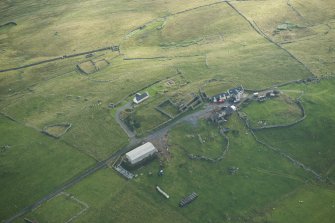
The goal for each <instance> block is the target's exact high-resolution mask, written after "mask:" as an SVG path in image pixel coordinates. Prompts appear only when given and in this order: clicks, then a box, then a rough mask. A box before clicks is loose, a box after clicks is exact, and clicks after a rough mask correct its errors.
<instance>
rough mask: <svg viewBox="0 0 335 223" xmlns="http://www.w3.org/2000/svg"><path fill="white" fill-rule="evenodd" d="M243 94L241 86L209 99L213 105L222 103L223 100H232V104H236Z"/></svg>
mask: <svg viewBox="0 0 335 223" xmlns="http://www.w3.org/2000/svg"><path fill="white" fill-rule="evenodd" d="M243 93H244V89H243V87H242V86H240V87H236V88H232V89H229V90H228V91H227V92H224V93H221V94H218V95H215V96H213V97H212V98H211V101H212V102H214V103H223V102H225V100H227V99H230V98H233V99H234V102H235V103H237V102H239V101H240V99H241V96H242V95H243Z"/></svg>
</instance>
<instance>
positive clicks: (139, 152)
mask: <svg viewBox="0 0 335 223" xmlns="http://www.w3.org/2000/svg"><path fill="white" fill-rule="evenodd" d="M157 152H158V150H157V149H156V148H155V146H154V145H152V143H151V142H147V143H145V144H143V145H141V146H139V147H137V148H135V149H133V150H131V151H129V152H128V153H126V158H127V160H128V161H129V163H131V164H132V165H134V164H136V163H138V162H140V161H142V160H144V159H145V158H148V157H150V156H152V155H154V154H155V153H157Z"/></svg>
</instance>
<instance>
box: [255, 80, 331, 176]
mask: <svg viewBox="0 0 335 223" xmlns="http://www.w3.org/2000/svg"><path fill="white" fill-rule="evenodd" d="M333 84H334V80H328V81H327V80H323V81H321V83H319V84H310V85H292V86H287V87H285V88H284V89H285V90H291V91H292V90H296V91H304V95H303V97H302V102H303V105H304V107H305V110H306V114H307V118H306V119H305V120H304V121H303V122H301V123H299V124H298V125H296V126H293V127H290V128H285V129H273V130H264V131H260V132H257V136H259V137H261V138H262V139H264V140H265V141H266V142H268V143H269V144H270V145H273V146H275V147H278V148H281V149H282V150H283V151H285V152H287V153H289V154H291V155H293V156H294V157H295V158H296V159H298V160H299V161H301V162H302V163H304V164H306V165H308V166H310V167H311V168H312V169H315V170H316V171H317V172H319V173H320V174H321V175H323V176H324V177H327V176H328V175H329V177H331V180H334V178H333V177H334V174H333V173H332V171H331V169H332V168H333V165H334V150H333V149H332V145H333V144H334V137H333V135H332V134H330V133H333V132H335V129H334V117H333V115H332V114H333V113H334V103H333V101H334V93H333V90H332V89H333V87H332V86H333ZM288 92H289V91H288ZM321 108H322V109H321Z"/></svg>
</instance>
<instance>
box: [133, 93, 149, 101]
mask: <svg viewBox="0 0 335 223" xmlns="http://www.w3.org/2000/svg"><path fill="white" fill-rule="evenodd" d="M148 98H149V93H148V92H144V93H142V94H141V93H136V94H135V97H134V99H133V101H134V103H135V104H139V103H141V102H142V101H144V100H146V99H148Z"/></svg>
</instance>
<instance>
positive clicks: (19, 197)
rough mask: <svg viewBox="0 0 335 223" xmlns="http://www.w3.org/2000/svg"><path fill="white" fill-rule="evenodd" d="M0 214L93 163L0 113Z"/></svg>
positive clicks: (39, 195)
mask: <svg viewBox="0 0 335 223" xmlns="http://www.w3.org/2000/svg"><path fill="white" fill-rule="evenodd" d="M0 126H1V128H0V135H1V138H0V146H1V152H0V167H1V168H0V176H1V189H0V197H1V199H0V217H1V219H5V218H8V217H10V216H11V215H13V214H15V213H16V212H17V211H19V210H20V209H21V208H23V207H25V206H27V205H29V204H31V203H32V202H34V201H35V200H37V199H39V198H42V197H43V196H44V195H45V194H47V193H50V192H51V191H53V190H54V189H55V188H56V187H58V186H60V185H61V184H63V183H65V182H66V181H67V180H69V179H70V178H72V177H74V176H76V175H77V174H78V173H79V172H81V171H82V170H84V169H86V168H88V167H89V166H91V165H93V164H94V160H93V159H91V158H89V157H88V156H86V155H84V154H82V153H79V152H77V151H76V150H75V149H73V148H72V147H71V146H68V145H66V144H64V143H62V142H60V141H58V140H55V139H53V138H50V137H46V136H45V135H43V134H42V133H38V132H36V131H35V130H34V129H31V128H29V127H27V126H23V125H21V124H18V123H16V122H13V121H11V120H9V119H8V118H6V117H4V116H2V115H1V116H0Z"/></svg>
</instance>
